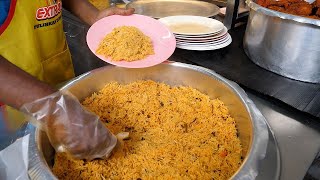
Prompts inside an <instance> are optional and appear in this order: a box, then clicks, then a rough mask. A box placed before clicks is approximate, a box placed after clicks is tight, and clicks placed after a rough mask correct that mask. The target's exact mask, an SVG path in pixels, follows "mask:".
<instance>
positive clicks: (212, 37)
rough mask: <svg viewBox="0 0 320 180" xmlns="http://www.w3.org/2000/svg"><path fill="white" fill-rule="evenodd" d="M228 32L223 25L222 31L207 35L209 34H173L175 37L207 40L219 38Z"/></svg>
mask: <svg viewBox="0 0 320 180" xmlns="http://www.w3.org/2000/svg"><path fill="white" fill-rule="evenodd" d="M227 32H228V29H227V28H226V27H225V26H224V27H223V29H222V31H220V33H218V34H214V35H209V36H185V35H178V34H174V36H175V37H176V39H187V40H207V39H216V38H220V37H221V36H224V35H226V34H227Z"/></svg>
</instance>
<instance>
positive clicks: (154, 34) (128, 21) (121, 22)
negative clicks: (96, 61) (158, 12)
mask: <svg viewBox="0 0 320 180" xmlns="http://www.w3.org/2000/svg"><path fill="white" fill-rule="evenodd" d="M119 26H135V27H137V28H138V29H139V30H141V31H142V32H143V33H144V34H145V35H147V36H149V37H150V38H151V40H152V43H153V48H154V55H150V56H147V57H146V58H145V59H142V60H138V61H133V62H126V61H111V59H110V58H107V57H105V56H103V55H98V54H96V49H97V48H98V46H99V43H100V42H101V41H102V39H103V38H104V37H105V36H106V35H107V34H108V33H110V32H111V31H112V30H113V29H114V28H115V27H119ZM87 44H88V46H89V48H90V50H91V51H92V52H93V53H94V54H95V55H96V56H97V57H99V58H100V59H102V60H104V61H106V62H108V63H110V64H113V65H116V66H121V67H127V68H144V67H150V66H154V65H157V64H160V63H162V62H163V61H166V60H167V59H168V58H169V57H170V56H171V55H172V53H173V52H174V50H175V48H176V39H175V37H174V35H173V34H172V33H171V32H170V30H169V29H168V28H167V27H166V26H165V25H163V24H162V23H160V22H159V21H157V20H155V19H153V18H150V17H147V16H142V15H137V14H134V15H131V16H119V15H113V16H109V17H105V18H103V19H101V20H99V21H97V22H96V23H94V24H93V25H92V26H91V27H90V29H89V31H88V34H87Z"/></svg>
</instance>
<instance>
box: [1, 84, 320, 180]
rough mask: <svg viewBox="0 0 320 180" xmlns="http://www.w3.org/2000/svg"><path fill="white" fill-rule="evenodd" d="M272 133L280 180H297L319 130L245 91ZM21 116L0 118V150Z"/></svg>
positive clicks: (318, 144)
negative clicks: (276, 148)
mask: <svg viewBox="0 0 320 180" xmlns="http://www.w3.org/2000/svg"><path fill="white" fill-rule="evenodd" d="M246 92H247V93H248V95H249V97H250V98H251V99H252V100H253V101H254V103H255V104H256V105H257V107H258V108H259V109H260V110H261V112H262V114H263V115H264V116H265V117H266V119H267V121H268V122H269V124H270V126H271V128H272V130H273V131H274V133H275V135H276V138H277V141H278V145H279V148H280V154H281V173H280V174H281V175H280V179H281V180H300V179H303V177H304V176H305V174H306V172H307V170H308V168H309V166H310V165H311V163H312V161H313V159H314V157H315V156H316V154H317V152H318V151H319V150H320V128H319V124H317V123H316V122H315V119H313V118H312V117H310V116H308V115H306V114H303V113H300V112H298V111H296V110H294V109H293V108H290V107H288V106H287V105H285V104H282V103H279V102H277V101H273V100H270V99H268V98H267V97H266V96H262V95H259V94H256V93H255V92H252V91H250V90H246ZM21 118H22V117H20V116H6V115H4V114H2V113H1V116H0V130H1V133H0V149H3V148H5V147H6V146H7V145H8V144H9V143H10V141H12V140H14V139H15V138H16V137H19V136H21V135H22V132H21V131H19V130H20V127H21V125H22V121H21Z"/></svg>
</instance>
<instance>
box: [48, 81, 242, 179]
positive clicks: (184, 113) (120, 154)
mask: <svg viewBox="0 0 320 180" xmlns="http://www.w3.org/2000/svg"><path fill="white" fill-rule="evenodd" d="M83 105H84V106H85V107H87V108H88V109H89V110H91V111H93V112H94V113H96V114H97V115H99V116H100V117H101V120H102V121H103V122H104V123H105V125H106V126H107V127H108V128H109V129H110V130H111V131H112V132H113V133H114V134H117V133H119V132H123V131H127V132H130V139H129V140H125V141H124V142H123V146H122V148H121V149H120V150H119V151H116V152H115V153H114V155H113V156H111V158H110V159H108V160H93V161H91V162H88V161H84V160H73V159H72V158H70V157H69V156H68V155H66V154H63V153H60V154H57V155H56V156H55V164H54V167H53V172H54V174H55V175H56V176H57V177H58V178H59V179H72V180H73V179H77V180H81V179H85V180H87V179H94V180H96V179H133V180H136V179H142V180H145V179H201V180H205V179H215V180H218V179H228V178H230V177H231V176H232V175H233V173H234V172H236V171H237V169H238V168H239V167H240V164H241V162H242V159H241V153H242V148H241V144H240V140H239V138H238V137H237V129H236V126H235V121H234V119H233V118H232V117H231V116H230V115H229V113H228V109H227V107H226V106H225V105H224V104H223V102H221V101H220V100H218V99H213V100H212V99H210V98H209V97H208V96H207V95H205V94H202V93H201V92H199V91H198V90H195V89H193V88H191V87H182V86H180V87H170V86H168V85H166V84H163V83H156V82H154V81H137V82H134V83H131V84H127V85H121V84H118V83H110V84H107V85H106V86H105V87H104V88H103V89H102V90H101V91H99V92H97V93H94V94H92V95H91V96H90V97H88V98H86V99H85V100H84V101H83Z"/></svg>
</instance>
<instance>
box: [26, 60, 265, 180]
mask: <svg viewBox="0 0 320 180" xmlns="http://www.w3.org/2000/svg"><path fill="white" fill-rule="evenodd" d="M147 79H148V80H154V81H158V82H164V83H166V84H169V85H173V86H175V85H186V86H191V87H193V88H196V89H198V90H200V91H201V92H203V93H206V94H208V95H209V96H210V97H211V98H219V99H220V100H222V101H223V102H224V103H225V105H226V106H227V107H228V108H229V110H230V113H231V115H232V116H233V117H234V119H235V120H236V123H237V128H238V132H239V138H240V140H241V143H242V147H243V157H244V161H243V164H242V165H241V167H240V169H239V170H238V171H237V172H236V173H235V174H234V176H233V178H234V179H254V177H255V176H256V175H257V174H258V170H257V168H258V163H259V161H260V160H261V159H263V158H264V156H265V153H266V148H267V142H268V128H267V125H266V123H265V119H264V117H263V116H262V114H261V113H260V111H259V110H258V109H257V108H256V106H255V105H254V104H253V103H252V101H251V100H250V99H248V97H247V95H246V94H245V93H244V91H243V90H242V89H241V88H240V87H239V86H238V85H237V84H235V83H233V82H231V81H229V80H226V79H225V78H223V77H221V76H220V75H218V74H216V73H214V72H213V71H211V70H208V69H205V68H201V67H198V66H192V65H187V64H182V63H172V62H168V63H163V64H160V65H157V66H154V67H150V68H145V69H126V68H120V67H115V66H106V67H103V68H100V69H97V70H94V71H91V72H88V73H86V74H84V75H82V76H80V77H77V78H75V79H74V80H72V81H70V82H69V83H68V84H66V85H65V86H64V87H63V88H62V89H65V90H69V91H70V92H72V93H73V94H74V95H75V96H76V97H77V98H79V99H80V100H82V99H84V98H85V97H87V96H89V95H91V94H92V93H93V92H95V91H98V90H100V89H101V88H102V87H103V86H104V85H105V84H106V83H108V82H111V81H117V82H119V83H130V82H133V81H136V80H147ZM30 139H31V140H30V148H29V149H30V150H29V158H30V160H29V174H30V176H31V178H32V179H55V177H54V175H53V174H52V173H51V171H50V167H52V165H53V158H54V153H55V152H54V150H53V148H52V147H51V145H50V143H49V141H48V138H47V136H46V135H45V133H43V132H42V131H40V130H34V131H32V133H31V137H30Z"/></svg>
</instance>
